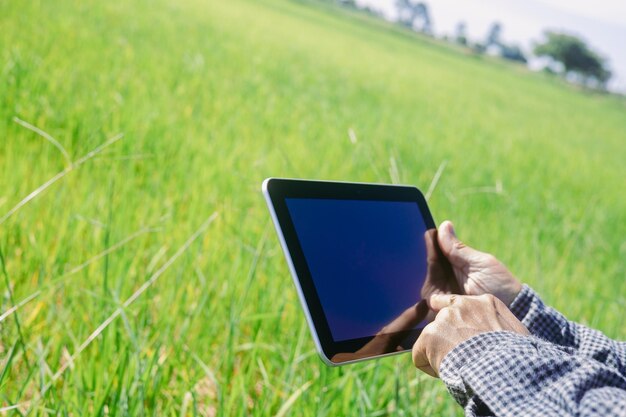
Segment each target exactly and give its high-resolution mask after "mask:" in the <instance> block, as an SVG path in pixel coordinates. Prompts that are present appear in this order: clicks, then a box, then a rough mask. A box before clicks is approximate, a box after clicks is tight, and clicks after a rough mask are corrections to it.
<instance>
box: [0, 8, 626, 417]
mask: <svg viewBox="0 0 626 417" xmlns="http://www.w3.org/2000/svg"><path fill="white" fill-rule="evenodd" d="M0 30H1V32H2V36H1V37H0V74H1V76H0V144H1V147H0V219H2V220H1V223H0V249H1V253H2V258H3V260H4V262H2V265H3V269H2V270H1V271H0V272H2V273H3V274H2V276H1V277H0V278H1V279H0V282H1V283H0V289H1V291H0V297H1V299H0V307H1V308H0V314H3V316H2V317H3V318H2V321H1V322H0V408H4V409H5V413H7V414H11V415H12V414H16V415H19V414H23V415H25V414H31V415H45V414H57V413H58V414H59V415H74V416H76V415H131V416H142V415H201V416H247V415H251V416H269V415H279V416H286V415H293V416H342V415H346V416H352V415H363V416H386V415H390V416H391V415H393V416H403V415H407V416H408V415H416V416H422V415H444V416H445V415H459V414H460V409H459V408H458V407H457V405H456V404H455V403H454V401H453V400H452V399H451V398H450V397H449V396H448V394H447V393H446V391H445V389H444V388H443V386H442V384H441V383H440V381H438V380H434V379H431V378H429V377H426V376H424V375H421V374H417V372H416V371H415V370H414V368H413V366H412V364H411V359H410V355H400V356H395V357H392V358H387V359H384V360H380V361H374V362H366V363H361V364H355V365H351V366H348V367H344V368H341V369H335V368H333V369H331V368H327V367H325V366H324V365H323V364H322V363H321V361H320V360H319V359H318V358H317V356H316V354H315V350H314V345H313V342H312V339H311V337H310V335H309V333H308V329H307V328H306V325H305V321H304V316H303V314H302V312H301V310H300V307H299V305H298V301H297V297H296V293H295V291H294V289H293V284H292V283H291V278H290V277H289V275H288V271H287V267H286V263H285V261H284V258H283V254H282V253H281V250H280V248H279V244H278V241H277V239H276V237H275V233H274V230H273V229H272V225H271V223H270V218H269V215H268V212H267V209H266V207H265V205H264V202H263V199H262V197H261V194H260V185H261V181H262V180H263V178H265V177H267V176H291V177H304V178H322V179H341V180H352V181H374V182H401V183H409V184H415V185H417V186H419V187H420V188H422V189H423V190H426V189H428V188H429V186H430V185H431V182H432V179H433V177H434V175H435V172H437V170H438V169H439V168H442V169H443V171H442V175H441V178H440V180H439V182H438V183H437V187H436V188H435V189H434V192H433V193H432V197H431V199H430V205H431V210H432V211H433V214H434V216H435V218H436V220H437V221H441V220H443V219H444V218H450V219H453V220H454V221H455V223H456V225H457V229H458V231H459V233H460V235H461V237H462V238H464V239H465V240H466V241H467V242H468V243H470V244H471V245H474V246H477V247H479V248H482V249H483V250H486V251H491V252H493V253H495V254H496V255H497V256H498V257H499V258H500V259H502V260H503V261H504V262H505V263H506V264H507V265H508V266H509V267H510V269H511V270H512V271H514V273H515V274H516V275H517V276H519V277H520V279H522V280H523V281H525V282H527V283H529V284H530V285H532V286H533V287H534V288H535V289H536V290H538V291H539V292H540V293H541V294H542V295H543V297H544V298H545V300H546V301H547V302H548V303H550V304H552V305H554V306H555V307H557V308H558V309H560V310H562V311H563V312H564V313H565V314H566V315H567V316H568V317H570V318H571V319H574V320H577V321H580V322H584V323H587V324H589V325H591V326H594V327H597V328H599V329H601V330H602V331H604V332H606V333H607V334H608V335H610V336H612V337H616V338H620V337H621V338H623V337H624V334H626V321H624V314H623V313H624V310H625V307H626V283H625V281H624V277H625V276H626V270H625V262H624V259H626V238H625V237H626V196H625V194H624V178H626V164H625V163H624V161H626V103H625V101H624V100H623V99H618V98H616V97H612V96H606V95H593V94H589V93H585V92H582V91H578V90H576V89H574V88H571V87H569V86H567V85H565V84H563V83H561V82H559V81H558V80H555V79H551V78H548V77H545V76H543V75H540V74H533V73H529V72H527V71H526V70H525V69H523V68H521V67H518V66H511V65H509V64H506V63H503V62H499V61H493V60H489V59H481V58H478V57H474V56H470V55H468V54H466V53H464V52H463V51H461V50H455V49H452V48H450V47H446V46H443V45H441V44H439V43H437V42H434V41H429V40H425V39H422V38H420V37H419V36H414V35H412V34H409V33H408V32H405V31H403V30H400V29H396V28H394V27H392V26H390V25H388V24H385V23H383V22H379V21H375V20H372V19H369V18H366V17H363V16H360V15H355V14H350V13H348V12H345V11H342V10H339V9H334V8H331V7H329V6H323V5H319V4H316V3H312V2H304V1H287V0H261V1H245V0H232V1H231V0H229V1H212V2H205V1H200V0H183V1H174V0H154V1H145V0H136V1H133V2H118V1H113V2H97V1H93V0H87V1H76V0H74V1H72V0H59V1H55V2H49V1H41V0H33V1H28V2H15V1H9V0H0ZM32 126H35V127H37V128H39V129H41V130H42V131H44V132H46V134H47V135H50V136H51V137H52V138H54V139H55V140H56V141H58V144H59V145H60V146H55V145H54V143H53V142H52V141H51V140H50V138H48V139H46V138H44V137H43V136H42V134H39V133H36V132H35V131H34V130H33V127H32ZM349 132H351V133H352V138H353V139H354V138H356V143H354V140H350V134H349ZM118 134H123V137H122V138H119V139H116V138H117V136H116V135H118ZM110 139H113V140H111V141H110V142H109V143H107V146H105V147H104V148H103V149H98V150H99V151H100V152H98V153H96V154H89V153H90V152H91V151H92V150H94V149H97V148H98V147H99V146H100V145H102V144H103V143H106V142H107V140H110ZM60 149H63V150H64V152H65V153H66V155H65V154H64V152H62V151H61V150H60ZM84 155H87V156H86V159H84V162H83V163H82V164H78V165H77V164H75V163H74V164H72V163H71V162H70V161H79V160H80V159H81V158H82V157H83V156H84ZM64 170H65V171H64ZM60 172H65V173H64V174H61V176H59V177H58V178H57V179H56V180H54V182H53V183H52V184H51V185H50V186H48V187H47V188H46V189H45V190H43V192H41V193H39V194H37V195H36V196H31V197H33V198H32V199H29V201H28V203H27V204H25V205H23V206H20V207H18V208H17V209H13V208H14V207H16V205H18V204H19V203H20V201H22V200H23V199H24V198H26V197H27V196H28V195H29V194H30V193H31V192H32V191H34V190H36V189H37V188H38V187H40V186H41V185H42V184H44V183H46V181H48V180H50V179H51V178H54V177H55V175H57V174H58V173H60ZM214 213H217V214H216V215H215V216H213V217H211V216H212V215H213V214H214ZM207 219H209V223H208V224H207V223H205V224H204V226H203V222H205V220H207ZM205 226H206V227H205ZM196 231H199V235H197V239H195V240H193V239H191V240H190V238H194V237H195V235H194V232H196ZM144 284H145V285H144ZM142 285H144V286H142ZM15 305H18V306H19V307H18V308H17V310H15V311H13V312H12V310H11V308H12V307H13V306H15ZM14 406H15V407H14ZM8 409H10V410H8ZM0 414H1V413H0Z"/></svg>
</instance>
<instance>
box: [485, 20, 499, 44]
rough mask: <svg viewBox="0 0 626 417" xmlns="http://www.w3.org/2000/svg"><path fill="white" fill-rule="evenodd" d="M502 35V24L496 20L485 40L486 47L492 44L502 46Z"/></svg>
mask: <svg viewBox="0 0 626 417" xmlns="http://www.w3.org/2000/svg"><path fill="white" fill-rule="evenodd" d="M501 35H502V25H501V24H500V23H498V22H494V23H493V24H492V25H491V28H490V29H489V32H488V33H487V39H486V40H485V48H489V47H490V46H492V45H494V46H500V45H502V41H501V40H500V36H501Z"/></svg>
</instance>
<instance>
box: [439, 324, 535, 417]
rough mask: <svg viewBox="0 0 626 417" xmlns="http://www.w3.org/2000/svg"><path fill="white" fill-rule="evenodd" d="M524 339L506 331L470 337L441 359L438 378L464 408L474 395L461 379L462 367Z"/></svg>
mask: <svg viewBox="0 0 626 417" xmlns="http://www.w3.org/2000/svg"><path fill="white" fill-rule="evenodd" d="M524 337H525V336H522V335H520V334H517V333H513V332H507V331H495V332H487V333H481V334H478V335H476V336H474V337H471V338H469V339H468V340H466V341H464V342H462V343H460V344H458V345H457V346H456V347H455V348H453V349H452V350H451V351H450V352H448V354H447V355H446V356H445V357H444V358H443V360H442V361H441V365H440V366H439V377H440V378H441V380H442V381H443V383H444V384H445V385H446V387H447V388H448V391H449V392H450V394H452V396H453V397H454V398H455V400H456V401H457V402H458V403H459V404H461V405H462V406H463V407H465V405H466V404H467V402H468V401H469V400H470V398H471V397H472V396H473V395H474V393H473V392H472V389H471V388H470V387H469V386H467V385H466V384H465V382H464V381H463V379H462V377H461V369H462V368H463V366H464V365H466V364H471V363H472V362H475V361H477V360H478V359H479V358H480V357H482V356H484V355H485V354H486V353H488V352H489V351H490V350H493V349H494V348H496V347H497V346H498V345H501V344H503V343H506V342H509V341H516V340H519V338H524Z"/></svg>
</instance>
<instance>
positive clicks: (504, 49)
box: [500, 44, 528, 64]
mask: <svg viewBox="0 0 626 417" xmlns="http://www.w3.org/2000/svg"><path fill="white" fill-rule="evenodd" d="M500 56H501V57H502V58H504V59H508V60H509V61H516V62H521V63H523V64H526V63H527V62H528V60H527V59H526V56H525V55H524V52H522V49H521V48H520V47H519V46H517V45H505V44H501V45H500Z"/></svg>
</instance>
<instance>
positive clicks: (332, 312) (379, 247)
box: [286, 198, 428, 341]
mask: <svg viewBox="0 0 626 417" xmlns="http://www.w3.org/2000/svg"><path fill="white" fill-rule="evenodd" d="M286 203H287V207H288V209H289V213H290V215H291V218H292V220H293V223H294V226H295V229H296V233H297V235H298V239H299V241H300V245H301V246H302V250H303V252H304V256H305V258H306V262H307V265H308V267H309V270H310V272H311V275H312V278H313V281H314V284H315V288H316V290H317V293H318V295H319V297H320V301H321V303H322V306H323V309H324V311H325V313H326V319H327V321H328V324H329V326H330V330H331V333H332V337H333V339H334V340H335V341H343V340H348V339H356V338H362V337H368V336H373V335H375V334H377V333H379V332H380V331H381V329H382V328H383V327H384V326H386V325H388V324H389V323H390V322H392V321H393V320H394V319H396V318H397V317H398V316H400V315H402V313H403V312H404V311H405V310H407V309H408V308H410V307H411V306H414V305H415V304H416V303H418V302H419V301H420V300H421V296H420V291H422V287H423V284H424V280H425V277H426V274H427V267H428V265H427V259H426V245H425V233H426V225H425V224H424V221H423V219H422V215H421V213H420V210H419V207H418V205H417V203H415V202H394V201H365V200H331V199H303V198H287V199H286ZM412 327H414V326H412Z"/></svg>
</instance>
